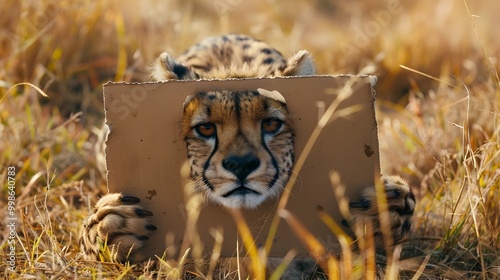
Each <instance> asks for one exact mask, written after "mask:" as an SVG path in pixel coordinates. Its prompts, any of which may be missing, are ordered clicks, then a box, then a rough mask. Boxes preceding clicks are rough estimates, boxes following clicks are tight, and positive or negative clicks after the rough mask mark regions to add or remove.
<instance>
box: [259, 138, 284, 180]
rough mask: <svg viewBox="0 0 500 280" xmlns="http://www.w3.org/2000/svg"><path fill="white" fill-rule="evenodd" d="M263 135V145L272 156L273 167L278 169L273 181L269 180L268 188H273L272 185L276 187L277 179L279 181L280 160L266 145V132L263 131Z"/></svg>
mask: <svg viewBox="0 0 500 280" xmlns="http://www.w3.org/2000/svg"><path fill="white" fill-rule="evenodd" d="M261 135H262V136H261V137H262V146H264V149H265V150H266V152H267V153H268V154H269V156H270V157H271V163H272V164H273V167H274V169H275V170H276V173H275V174H274V177H273V179H272V180H271V182H269V185H268V188H272V187H274V184H276V181H278V177H279V174H280V169H279V167H278V161H277V160H276V158H274V156H273V154H272V153H271V150H269V147H267V145H266V141H265V139H264V133H262V134H261Z"/></svg>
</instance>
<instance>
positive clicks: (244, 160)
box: [222, 154, 260, 181]
mask: <svg viewBox="0 0 500 280" xmlns="http://www.w3.org/2000/svg"><path fill="white" fill-rule="evenodd" d="M259 165H260V160H259V159H258V158H257V157H256V156H254V155H252V154H246V155H244V156H230V157H228V158H226V159H224V160H223V161H222V166H223V167H224V168H225V169H226V170H228V171H230V172H231V173H233V174H234V175H236V177H238V179H240V180H241V181H243V180H245V178H246V177H247V176H248V174H250V173H252V171H254V170H255V169H257V168H258V167H259Z"/></svg>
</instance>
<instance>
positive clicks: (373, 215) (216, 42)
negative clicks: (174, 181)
mask: <svg viewBox="0 0 500 280" xmlns="http://www.w3.org/2000/svg"><path fill="white" fill-rule="evenodd" d="M314 74H315V67H314V63H313V60H312V57H311V55H310V54H309V53H308V52H307V51H299V52H298V53H296V54H295V55H293V56H292V57H290V58H289V59H285V58H284V57H283V55H282V54H281V53H280V52H279V51H277V50H276V49H274V48H272V47H271V46H269V45H268V44H266V43H264V42H261V41H258V40H255V39H252V38H250V37H248V36H244V35H237V34H232V35H226V36H221V37H212V38H208V39H206V40H204V41H202V42H201V43H199V44H197V45H195V46H193V47H192V48H190V49H188V50H187V51H186V52H184V53H183V54H182V55H180V56H179V57H177V58H176V59H174V58H173V57H172V56H170V55H169V54H167V53H162V54H161V55H160V56H159V57H158V59H157V60H156V61H155V63H154V65H153V69H152V77H153V78H154V79H155V80H166V79H179V80H188V79H204V78H239V77H274V76H297V75H314ZM182 126H183V135H184V139H185V142H186V146H187V158H188V162H189V164H190V166H191V177H192V180H193V182H194V183H195V184H194V185H195V188H196V190H197V191H199V192H202V193H204V194H205V196H204V197H206V198H207V199H208V201H209V202H212V203H216V204H219V205H221V206H223V207H226V208H238V207H243V208H255V207H258V206H259V205H260V204H261V203H262V202H264V201H266V200H271V199H276V198H277V197H278V196H279V194H280V193H281V191H282V190H283V187H284V185H285V184H286V182H287V181H288V179H289V176H290V173H291V170H292V167H293V157H294V153H293V141H294V130H293V126H292V122H291V120H290V116H289V114H288V110H287V108H286V104H285V102H284V99H283V97H282V96H281V95H280V94H279V93H277V92H268V91H265V90H258V91H241V92H231V91H210V92H200V93H198V94H196V95H194V96H193V97H191V98H190V99H189V100H187V102H186V103H185V105H184V115H183V121H182ZM384 183H385V187H386V195H387V198H388V199H387V200H388V208H389V221H388V222H389V224H390V227H391V235H392V237H393V240H394V243H397V242H399V241H400V240H401V239H402V238H403V237H404V236H406V234H407V232H408V230H409V228H410V225H411V216H412V214H413V210H414V207H415V197H414V195H413V193H412V192H411V190H410V188H409V187H408V184H407V183H406V182H405V181H404V180H402V179H401V178H399V177H392V176H391V177H385V178H384ZM332 199H333V197H332ZM376 201H377V200H376V197H375V191H374V188H373V186H371V187H367V188H366V189H365V190H364V191H363V193H362V194H361V200H360V201H359V202H352V203H351V205H350V206H351V210H352V213H353V215H352V217H351V219H350V220H349V222H348V225H351V226H352V225H354V224H359V223H361V224H371V225H373V227H374V232H375V235H376V236H380V232H381V230H380V223H379V222H378V219H379V218H378V217H379V215H378V207H377V203H376ZM152 214H153V213H151V212H149V211H147V210H144V209H143V208H142V207H141V206H140V202H139V199H137V198H135V197H130V196H125V195H122V194H108V195H105V196H104V197H102V198H101V199H100V200H99V201H98V202H97V204H96V206H95V208H94V210H93V212H92V213H91V215H90V216H89V217H88V218H87V220H86V221H85V223H84V228H83V231H82V236H81V240H80V243H81V248H82V252H83V253H84V255H85V257H86V258H87V259H106V258H105V256H103V255H102V246H103V244H105V243H106V244H107V245H108V246H110V247H111V248H113V250H114V252H116V255H114V256H112V258H114V259H116V260H118V261H125V260H130V261H137V260H140V258H141V256H140V254H139V253H138V251H139V250H138V249H140V248H141V247H142V246H143V244H144V242H146V240H147V239H148V236H149V235H150V234H151V233H152V232H154V230H156V227H154V226H153V225H151V224H149V222H148V217H149V216H151V215H152ZM131 248H132V250H131ZM306 264H307V265H306ZM316 270H317V269H316V268H315V265H314V262H313V263H312V264H311V263H310V261H309V262H307V261H296V262H294V265H293V266H292V268H291V270H288V271H287V272H286V274H287V275H302V276H304V277H307V276H305V274H310V273H309V272H311V273H312V271H316ZM305 271H308V272H307V273H306V272H305ZM302 276H301V277H302ZM297 277H298V276H297ZM294 279H295V278H294Z"/></svg>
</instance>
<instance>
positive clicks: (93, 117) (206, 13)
mask: <svg viewBox="0 0 500 280" xmlns="http://www.w3.org/2000/svg"><path fill="white" fill-rule="evenodd" d="M0 8H1V9H0V10H1V12H0V13H1V16H0V28H1V29H0V94H1V101H0V139H1V141H0V151H1V153H0V166H1V169H0V182H1V183H2V190H1V192H2V194H1V196H0V201H2V203H1V204H0V210H1V213H2V218H1V219H2V221H1V223H0V230H1V232H2V235H1V236H2V237H1V239H0V249H1V252H2V253H1V255H0V258H1V259H2V261H0V271H1V272H0V273H1V275H2V276H4V277H6V278H12V279H17V278H19V279H29V278H33V279H37V278H42V279H59V278H62V279H65V278H92V279H96V278H110V279H114V278H119V279H120V278H127V279H128V278H135V277H142V279H150V278H155V277H160V278H177V277H184V276H185V277H188V276H189V277H191V278H195V277H196V276H198V277H199V278H205V277H209V275H202V274H199V273H198V274H197V273H195V272H193V271H188V270H187V269H184V266H185V265H184V264H185V263H186V262H187V260H186V259H185V258H181V259H180V260H167V259H165V260H161V261H160V262H159V265H158V266H155V265H153V264H152V263H142V264H139V265H130V264H117V263H113V262H88V261H83V260H82V259H81V256H80V255H79V254H78V252H79V248H78V244H77V242H76V238H77V236H78V234H79V230H80V229H81V223H82V220H83V218H84V217H85V216H86V215H87V213H88V211H89V209H90V207H91V205H92V204H93V203H94V202H95V201H96V199H97V198H98V196H99V195H102V194H103V193H105V161H104V156H103V141H104V139H103V137H104V132H103V130H102V121H103V119H102V118H103V114H102V112H103V109H102V103H101V92H102V89H101V85H102V83H104V82H106V81H108V80H118V81H119V80H125V81H143V80H147V79H148V74H147V71H146V69H147V68H148V66H149V63H150V62H151V61H153V59H154V58H155V56H156V55H157V54H158V53H160V52H161V51H169V52H171V53H172V54H174V55H176V54H179V53H180V52H182V50H183V49H185V48H187V47H189V46H190V45H192V44H193V43H195V42H196V41H198V40H200V39H202V38H204V37H207V36H210V35H216V34H223V33H227V32H241V33H246V34H249V35H252V36H254V37H256V38H259V39H262V40H265V41H267V42H269V43H271V44H272V45H274V46H275V47H276V48H278V49H280V50H281V51H282V52H283V53H284V54H286V55H289V54H292V53H293V52H295V51H297V50H299V49H308V50H309V51H310V52H311V53H313V54H314V57H315V60H316V63H317V65H318V69H319V72H320V73H323V74H337V73H359V72H360V71H367V70H369V72H370V73H372V74H376V75H378V76H379V77H380V78H379V85H378V92H377V94H378V100H377V105H378V107H377V118H378V124H379V138H380V141H379V142H380V151H381V165H382V170H383V172H384V173H398V174H400V175H402V176H403V177H406V178H408V179H409V180H410V181H411V183H412V185H413V187H414V189H415V191H416V192H417V193H418V195H417V196H418V203H417V210H416V212H415V218H414V225H413V227H412V233H411V235H410V238H409V239H408V241H407V242H405V243H403V244H402V249H403V250H402V252H394V253H393V254H387V256H379V255H375V252H374V251H373V250H370V248H371V247H372V246H370V243H373V240H370V238H367V240H360V247H361V248H365V250H362V251H361V253H358V254H357V253H355V252H351V251H350V249H348V247H346V249H345V250H344V251H343V252H344V258H343V259H342V260H340V259H336V258H335V257H334V256H330V255H328V254H324V252H323V251H322V249H321V245H320V244H318V243H315V241H314V232H308V229H305V228H303V227H301V223H300V221H297V220H294V217H293V216H291V215H290V214H289V213H286V212H282V216H283V217H284V218H285V220H286V221H287V222H289V223H290V224H293V225H295V226H294V228H295V229H296V230H297V231H300V232H301V233H303V234H306V235H307V236H309V238H306V239H305V240H304V242H305V243H306V244H307V246H309V248H312V249H313V250H314V251H313V252H316V254H317V257H318V261H319V263H320V264H321V266H322V268H323V270H324V271H325V272H330V275H329V276H330V278H331V279H335V277H336V276H338V277H342V278H343V279H346V278H353V279H374V277H375V274H374V271H375V270H378V275H385V277H386V278H391V279H392V278H396V277H401V278H413V279H418V278H421V279H431V278H439V277H441V278H447V279H469V278H475V279H478V278H480V279H498V278H500V246H499V242H500V207H499V201H500V175H499V172H498V170H499V164H500V160H499V159H500V157H499V153H500V148H499V143H500V141H499V138H498V137H499V132H500V131H499V126H498V125H497V120H498V109H499V107H500V106H499V105H500V100H499V96H500V84H499V78H498V72H497V71H498V68H499V67H498V65H497V61H498V59H499V58H500V37H499V36H497V33H498V32H496V26H498V24H499V21H500V20H499V19H498V14H499V12H500V7H499V6H498V4H497V3H496V2H495V1H494V0H484V1H452V0H440V1H403V0H401V1H397V0H390V1H389V0H388V1H382V0H378V1H358V2H353V1H351V2H343V1H323V0H316V1H305V0H299V1H293V2H291V1H288V2H287V1H278V0H271V1H265V2H251V1H241V0H216V1H213V2H207V1H201V0H191V1H177V0H171V1H163V2H161V1H154V0H149V1H142V2H140V1H95V2H89V1H55V0H41V1H30V0H25V1H15V0H7V1H3V2H2V3H1V4H0ZM18 83H30V84H32V85H34V86H36V87H38V88H39V89H41V91H42V92H44V93H46V94H47V95H48V96H49V98H46V97H43V96H41V95H40V94H38V90H37V89H36V88H35V87H33V86H30V85H26V84H21V85H16V84H18ZM8 167H15V170H16V172H15V176H14V179H15V186H16V188H15V197H16V200H15V203H16V215H17V217H18V220H17V228H16V229H17V239H16V244H17V249H16V259H17V263H16V270H15V271H8V267H9V266H8V264H7V260H8V256H7V252H8V245H9V243H8V238H7V236H8V233H9V229H8V228H7V220H6V217H7V216H6V215H7V214H4V213H8V212H7V210H8V203H7V202H8V191H9V189H8V186H9V184H8V182H9V178H8V177H9V175H8V174H9V173H8V170H9V168H8ZM332 199H336V198H335V197H334V196H333V195H332ZM324 219H325V221H328V217H326V216H325V217H324ZM240 222H244V221H240ZM240 229H241V232H242V233H244V226H242V227H241V228H240ZM332 230H333V231H334V232H335V227H332ZM336 233H337V235H340V233H338V232H336ZM368 236H369V235H368ZM363 242H364V243H363ZM363 244H364V245H363ZM363 246H364V247H363ZM257 254H258V253H257ZM313 255H314V253H313ZM291 256H292V255H290V256H289V257H291ZM286 259H287V260H288V261H289V260H290V258H286ZM265 261H266V260H265V259H263V260H262V259H259V260H258V261H257V262H254V263H253V265H254V266H253V270H251V271H250V272H252V271H254V276H256V275H259V274H261V275H262V274H263V273H264V272H263V271H262V269H263V268H262V263H264V262H265ZM259 262H260V264H259ZM385 264H386V265H385ZM186 267H187V266H186ZM283 267H284V266H280V268H279V269H278V270H277V272H276V273H275V274H274V275H271V276H270V277H275V279H277V278H278V277H279V273H280V272H282V270H280V269H281V268H283ZM215 270H217V269H216V268H213V266H212V268H211V271H215ZM233 272H234V273H231V272H221V271H217V272H214V273H215V275H218V276H219V278H224V277H233V278H237V277H238V271H233ZM333 272H335V273H333ZM224 273H228V274H224ZM215 278H217V276H216V277H215Z"/></svg>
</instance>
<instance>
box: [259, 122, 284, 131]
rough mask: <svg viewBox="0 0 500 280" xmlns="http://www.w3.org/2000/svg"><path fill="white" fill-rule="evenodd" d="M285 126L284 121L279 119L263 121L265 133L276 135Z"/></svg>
mask: <svg viewBox="0 0 500 280" xmlns="http://www.w3.org/2000/svg"><path fill="white" fill-rule="evenodd" d="M282 126H283V121H282V120H280V119H277V118H268V119H264V120H262V124H261V127H262V131H264V133H270V134H272V133H276V132H278V130H279V129H280V128H281V127H282Z"/></svg>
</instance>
